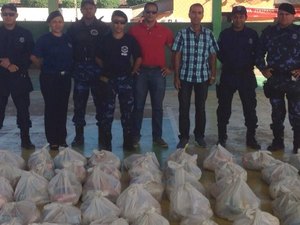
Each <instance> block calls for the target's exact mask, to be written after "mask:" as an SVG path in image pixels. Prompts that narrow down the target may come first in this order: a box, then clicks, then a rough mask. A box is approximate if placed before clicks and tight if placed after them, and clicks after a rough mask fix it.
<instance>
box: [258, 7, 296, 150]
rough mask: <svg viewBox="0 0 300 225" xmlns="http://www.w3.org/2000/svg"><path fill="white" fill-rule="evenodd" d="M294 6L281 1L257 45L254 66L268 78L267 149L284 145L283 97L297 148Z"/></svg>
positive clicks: (284, 108) (276, 148) (284, 113)
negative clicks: (269, 133) (269, 120)
mask: <svg viewBox="0 0 300 225" xmlns="http://www.w3.org/2000/svg"><path fill="white" fill-rule="evenodd" d="M295 13H296V12H295V8H294V7H293V5H291V4H289V3H282V4H280V6H279V8H278V14H277V17H278V18H277V19H278V22H277V23H276V24H275V25H273V26H269V27H267V28H266V29H264V30H263V32H262V35H261V37H260V40H259V45H258V57H257V67H258V69H259V70H260V71H261V72H262V74H263V75H264V76H265V77H266V78H267V83H266V84H265V86H264V89H265V95H266V97H267V98H269V101H270V104H271V106H272V114H271V117H272V124H271V129H272V131H273V136H274V138H273V141H272V143H271V145H270V146H268V150H270V151H275V150H281V149H283V148H284V125H283V123H284V120H285V116H286V106H285V96H286V97H287V102H288V113H289V121H290V124H291V126H292V128H293V132H294V141H293V144H294V147H293V151H294V153H297V152H298V151H299V149H300V26H298V25H294V24H293V22H294V20H295Z"/></svg>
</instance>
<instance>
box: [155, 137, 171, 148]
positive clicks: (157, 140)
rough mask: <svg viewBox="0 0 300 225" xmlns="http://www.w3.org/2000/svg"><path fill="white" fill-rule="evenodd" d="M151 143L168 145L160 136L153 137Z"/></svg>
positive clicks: (162, 146) (164, 146)
mask: <svg viewBox="0 0 300 225" xmlns="http://www.w3.org/2000/svg"><path fill="white" fill-rule="evenodd" d="M153 144H154V145H157V146H159V147H161V148H168V147H169V146H168V143H167V142H165V141H164V139H162V138H155V139H153Z"/></svg>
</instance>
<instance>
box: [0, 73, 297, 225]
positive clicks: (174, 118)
mask: <svg viewBox="0 0 300 225" xmlns="http://www.w3.org/2000/svg"><path fill="white" fill-rule="evenodd" d="M33 80H34V83H35V87H36V90H35V91H34V92H32V94H31V108H30V111H31V119H32V124H33V127H32V129H31V130H30V132H31V137H32V141H33V143H34V144H35V145H36V146H37V148H41V147H43V146H44V145H45V144H46V140H45V136H44V127H43V100H42V97H41V94H40V91H39V88H38V84H37V76H33ZM168 83H169V85H168V90H167V92H166V97H165V101H164V127H163V136H164V138H165V139H166V141H167V142H168V143H169V148H168V149H159V148H157V147H154V146H153V145H152V137H151V119H150V117H151V107H150V103H149V100H148V101H147V103H146V107H145V119H144V123H143V128H142V139H141V144H140V148H139V149H138V150H137V152H139V153H145V152H147V151H154V152H155V153H156V156H157V158H158V160H159V162H160V163H161V164H163V163H164V162H165V160H166V158H167V157H168V155H169V154H170V153H172V152H173V151H174V150H175V148H176V144H177V142H178V138H177V135H178V101H177V92H176V91H175V90H174V89H173V88H172V87H171V83H172V81H171V79H169V81H168ZM257 99H258V106H257V114H258V118H259V124H258V125H259V127H258V129H257V139H258V141H259V143H261V145H262V148H263V149H265V148H266V147H267V145H268V144H269V143H270V141H271V139H272V136H271V131H270V128H269V124H270V106H269V103H268V101H267V99H266V98H265V97H264V95H263V92H262V90H261V89H258V90H257ZM72 105H73V102H72V98H71V97H70V104H69V114H68V138H67V142H68V143H69V144H70V143H71V141H72V139H73V137H74V127H73V125H72V122H71V119H72V111H73V108H72ZM216 108H217V99H216V95H215V90H214V87H211V88H210V90H209V93H208V99H207V104H206V109H207V125H206V141H207V144H208V147H207V149H200V148H199V147H197V145H196V144H195V143H194V142H193V137H191V140H190V144H189V147H188V151H189V152H191V153H192V154H193V153H195V154H198V159H199V160H198V162H199V167H200V168H202V162H203V159H204V158H205V156H206V155H207V154H208V151H209V149H210V148H211V147H212V146H213V145H214V144H215V143H216V141H217V129H216ZM241 109H242V107H241V104H240V101H239V98H238V96H235V98H234V101H233V108H232V116H231V120H230V124H229V126H228V136H229V139H228V150H229V151H230V152H232V153H233V154H234V155H235V156H236V157H237V158H238V159H240V157H241V155H242V154H243V153H245V152H248V151H250V150H249V149H247V148H246V146H245V133H246V129H245V127H244V120H243V113H242V110H241ZM94 112H95V110H94V106H93V103H92V100H91V98H90V100H89V103H88V108H87V116H86V120H87V126H86V128H85V146H84V148H83V149H80V150H79V151H80V152H82V154H84V155H85V156H87V157H89V156H90V155H91V153H92V150H93V149H96V148H97V146H98V143H97V135H98V134H97V127H96V125H95V119H94V116H95V115H94ZM190 114H191V131H192V129H193V124H194V107H193V106H192V107H191V113H190ZM116 118H117V119H116V120H115V122H114V124H113V152H114V153H115V154H116V155H117V156H119V157H120V158H121V159H123V158H124V157H126V156H128V155H129V154H131V153H130V152H125V151H123V149H122V133H121V125H120V120H119V119H118V118H119V112H118V109H117V110H116ZM285 127H286V132H285V144H286V149H285V151H284V152H276V153H274V157H276V158H278V159H282V160H287V158H288V157H289V156H290V155H291V149H292V132H291V127H290V125H289V123H288V121H286V123H285ZM191 133H192V132H191ZM0 149H9V150H11V151H14V152H16V153H17V154H20V155H22V156H23V157H24V158H25V159H27V158H28V156H29V155H30V153H31V152H29V151H24V150H23V151H22V150H21V148H20V140H19V130H18V129H17V128H16V125H15V108H14V106H13V104H12V102H11V101H10V102H9V105H8V107H7V110H6V119H5V123H4V127H3V128H2V129H1V130H0ZM51 154H53V155H55V153H51ZM122 180H123V187H126V186H127V185H128V176H127V175H126V173H125V172H124V177H123V179H122ZM200 182H201V183H202V184H203V185H204V186H205V188H207V189H209V187H210V185H211V184H212V183H213V182H214V174H213V173H212V172H210V171H207V170H203V175H202V178H201V179H200ZM248 184H249V186H250V187H251V188H252V190H253V191H254V193H255V194H256V195H257V196H258V197H259V198H260V199H261V200H262V206H261V208H262V209H263V210H266V211H268V212H271V207H270V203H271V198H270V196H269V191H268V186H267V184H266V183H265V182H263V181H262V180H261V173H260V172H254V171H248ZM210 201H211V205H212V208H213V207H214V200H213V199H212V198H211V199H210ZM168 205H169V202H168V201H167V200H165V199H164V200H163V201H162V206H163V215H164V216H166V217H167V218H168V210H169V207H168ZM214 220H215V221H216V222H217V223H218V224H221V225H229V224H232V222H229V221H227V220H223V219H220V218H217V217H214ZM171 224H172V225H177V224H178V223H176V222H171Z"/></svg>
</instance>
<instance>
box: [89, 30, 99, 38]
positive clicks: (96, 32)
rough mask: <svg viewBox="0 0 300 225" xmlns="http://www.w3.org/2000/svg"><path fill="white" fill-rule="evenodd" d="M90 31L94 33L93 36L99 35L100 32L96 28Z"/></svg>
mask: <svg viewBox="0 0 300 225" xmlns="http://www.w3.org/2000/svg"><path fill="white" fill-rule="evenodd" d="M90 33H91V35H93V36H97V35H98V34H99V33H98V31H97V30H96V29H92V30H91V31H90Z"/></svg>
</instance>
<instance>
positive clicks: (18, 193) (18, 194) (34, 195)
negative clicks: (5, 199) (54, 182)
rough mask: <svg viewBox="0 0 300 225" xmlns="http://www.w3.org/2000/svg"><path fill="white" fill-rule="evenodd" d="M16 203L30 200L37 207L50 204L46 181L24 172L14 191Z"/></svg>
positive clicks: (31, 173) (34, 174) (33, 173)
mask: <svg viewBox="0 0 300 225" xmlns="http://www.w3.org/2000/svg"><path fill="white" fill-rule="evenodd" d="M14 197H15V200H16V201H22V200H31V201H33V202H34V203H35V204H37V205H43V204H46V203H48V202H50V199H49V194H48V180H46V178H44V177H42V176H40V175H38V174H37V173H35V172H33V171H31V172H27V171H24V172H23V174H22V176H21V178H20V180H19V182H18V184H17V186H16V190H15V194H14Z"/></svg>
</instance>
